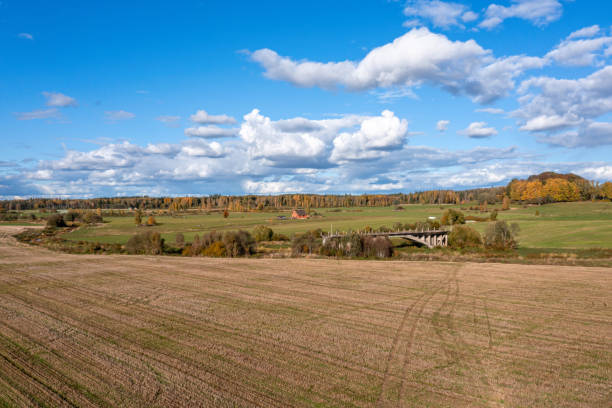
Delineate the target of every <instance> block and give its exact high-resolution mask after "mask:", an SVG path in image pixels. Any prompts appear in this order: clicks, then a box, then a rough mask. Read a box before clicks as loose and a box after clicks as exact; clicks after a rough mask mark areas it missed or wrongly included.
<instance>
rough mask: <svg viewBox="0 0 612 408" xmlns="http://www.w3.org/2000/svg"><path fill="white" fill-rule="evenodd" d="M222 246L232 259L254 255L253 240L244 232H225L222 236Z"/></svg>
mask: <svg viewBox="0 0 612 408" xmlns="http://www.w3.org/2000/svg"><path fill="white" fill-rule="evenodd" d="M223 245H225V249H226V251H227V255H228V256H231V257H232V258H235V257H238V256H245V255H250V254H254V253H255V240H254V239H253V237H252V236H251V234H249V233H248V232H246V231H243V230H239V231H226V232H225V233H224V234H223Z"/></svg>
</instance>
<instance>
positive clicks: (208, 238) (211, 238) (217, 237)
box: [200, 231, 223, 248]
mask: <svg viewBox="0 0 612 408" xmlns="http://www.w3.org/2000/svg"><path fill="white" fill-rule="evenodd" d="M218 241H223V234H222V233H221V232H217V231H210V232H209V233H207V234H204V235H202V239H201V240H200V244H201V245H202V248H206V247H207V246H210V245H212V244H214V243H215V242H218Z"/></svg>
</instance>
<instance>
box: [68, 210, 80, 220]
mask: <svg viewBox="0 0 612 408" xmlns="http://www.w3.org/2000/svg"><path fill="white" fill-rule="evenodd" d="M78 218H79V213H78V212H76V211H72V210H70V211H68V212H67V213H66V214H64V221H69V222H73V221H76V220H77V219H78Z"/></svg>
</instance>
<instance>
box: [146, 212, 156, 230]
mask: <svg viewBox="0 0 612 408" xmlns="http://www.w3.org/2000/svg"><path fill="white" fill-rule="evenodd" d="M154 225H157V221H155V217H154V216H152V215H150V216H149V218H147V226H149V227H152V226H154Z"/></svg>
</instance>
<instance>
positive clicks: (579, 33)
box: [567, 24, 600, 40]
mask: <svg viewBox="0 0 612 408" xmlns="http://www.w3.org/2000/svg"><path fill="white" fill-rule="evenodd" d="M599 30H600V29H599V26H598V25H597V24H595V25H592V26H590V27H584V28H581V29H580V30H576V31H574V32H573V33H571V34H570V35H568V36H567V39H568V40H573V39H574V38H588V37H595V36H596V35H597V34H599Z"/></svg>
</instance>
